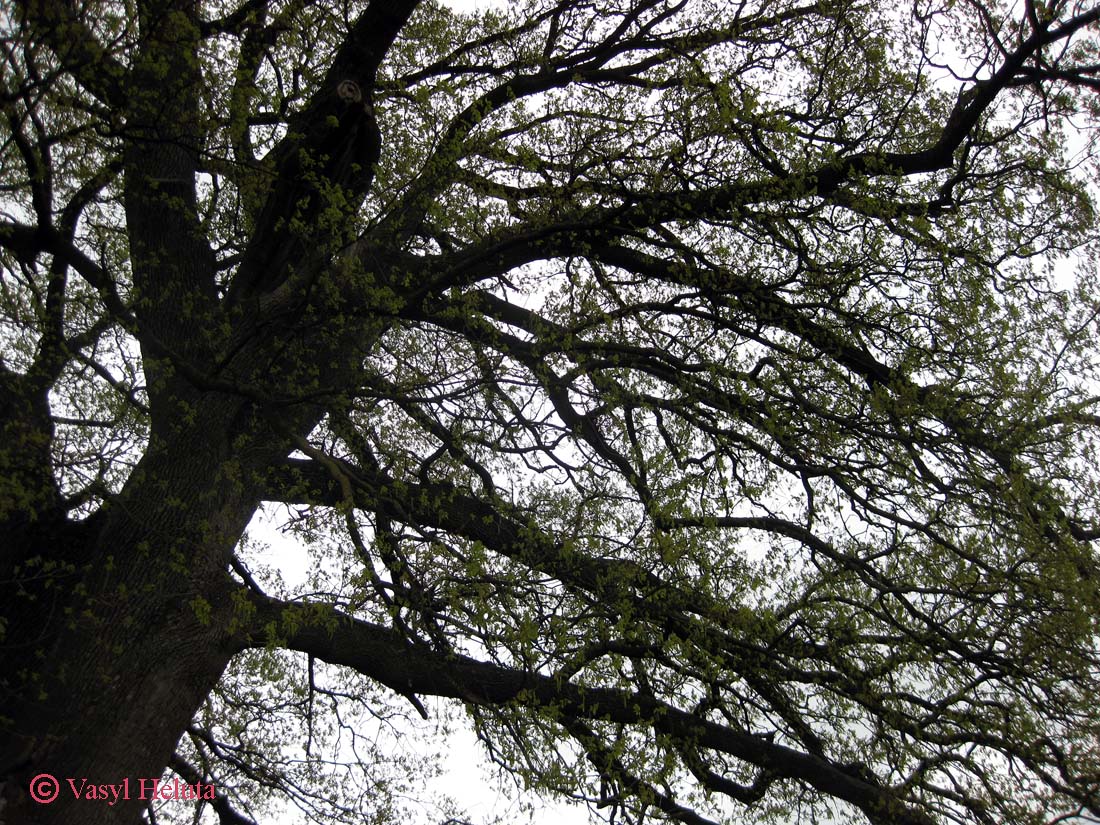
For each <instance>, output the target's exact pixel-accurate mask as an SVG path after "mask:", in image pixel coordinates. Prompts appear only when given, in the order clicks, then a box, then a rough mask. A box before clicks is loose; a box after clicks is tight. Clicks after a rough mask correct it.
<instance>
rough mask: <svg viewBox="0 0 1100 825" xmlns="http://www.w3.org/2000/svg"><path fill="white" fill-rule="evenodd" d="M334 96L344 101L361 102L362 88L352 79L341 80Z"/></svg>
mask: <svg viewBox="0 0 1100 825" xmlns="http://www.w3.org/2000/svg"><path fill="white" fill-rule="evenodd" d="M336 96H337V97H338V98H340V99H341V100H342V101H344V102H345V103H362V102H363V90H362V89H360V88H359V84H358V83H356V82H355V81H354V80H341V81H340V83H339V85H337V87H336Z"/></svg>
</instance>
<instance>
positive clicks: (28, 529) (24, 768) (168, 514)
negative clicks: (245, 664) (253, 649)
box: [0, 423, 254, 825]
mask: <svg viewBox="0 0 1100 825" xmlns="http://www.w3.org/2000/svg"><path fill="white" fill-rule="evenodd" d="M221 431H222V432H224V431H225V430H224V428H223V429H222V430H221ZM210 432H211V430H209V429H206V428H204V427H202V426H201V423H200V424H199V425H198V426H195V427H192V428H189V431H188V432H187V433H183V434H181V433H177V434H176V437H175V438H173V439H172V442H173V443H172V445H171V448H170V449H164V448H162V449H157V447H156V446H155V445H154V446H151V448H150V450H149V452H148V453H147V454H146V456H145V458H144V459H143V460H142V462H141V463H140V464H139V466H138V467H137V468H136V469H135V471H134V474H133V476H132V478H131V480H130V482H129V483H128V484H127V486H126V489H125V490H124V492H123V495H122V496H120V498H119V500H118V501H117V502H115V503H113V504H112V505H111V507H110V509H109V510H107V511H105V512H101V513H100V514H98V515H97V516H95V517H94V518H92V519H91V520H90V521H89V522H88V523H86V524H84V525H73V524H65V523H61V522H58V521H50V520H44V519H39V520H37V521H32V522H30V523H25V524H24V525H23V528H24V529H23V530H22V535H21V537H20V540H19V542H18V543H19V544H20V545H21V547H20V548H19V549H20V553H19V555H20V556H21V557H22V559H21V561H20V563H18V564H17V565H16V569H17V576H16V578H17V581H16V587H15V589H14V597H13V598H12V599H10V600H8V603H7V604H6V605H5V606H4V607H3V608H0V610H2V616H3V619H4V623H5V627H6V633H5V638H4V640H3V643H2V645H3V648H2V652H0V673H2V674H3V675H2V676H0V685H2V690H3V704H2V710H0V716H2V717H3V719H2V722H0V724H2V726H3V727H2V728H0V777H2V778H3V781H4V782H5V785H4V789H3V799H4V801H5V803H6V805H5V807H4V809H3V811H2V813H0V821H3V822H5V823H10V825H16V823H22V822H47V823H49V822H81V823H100V822H102V823H121V822H135V821H137V819H138V818H139V816H140V812H141V809H142V808H143V806H144V805H145V804H147V801H148V799H146V800H143V799H142V798H141V796H142V794H141V790H142V785H141V780H142V779H146V780H153V779H157V778H159V777H160V776H161V773H162V771H163V770H164V767H165V765H166V764H167V763H168V761H169V759H170V757H171V755H172V753H173V750H174V748H175V745H176V742H177V739H178V737H179V735H180V733H181V731H183V730H184V729H185V728H186V726H187V724H188V722H189V720H190V718H191V717H192V715H193V714H194V712H195V710H196V709H197V708H198V706H199V705H200V704H201V703H202V701H203V699H204V698H205V697H206V696H207V695H208V694H209V692H210V690H211V689H212V688H213V686H214V685H215V683H216V682H217V680H218V678H219V676H220V674H221V673H222V671H223V670H224V668H225V666H226V664H227V663H228V661H229V658H230V656H231V650H230V647H229V643H228V634H227V628H228V627H229V626H230V622H231V610H232V608H231V607H230V605H231V600H230V599H228V598H227V597H224V596H223V597H221V598H219V594H225V593H227V592H228V588H229V587H231V583H230V580H229V579H228V577H227V575H226V572H225V570H226V564H227V561H228V559H229V556H230V553H231V552H232V549H233V547H234V545H235V543H236V542H237V540H238V538H239V537H240V534H241V532H242V531H243V530H244V528H245V526H246V525H247V523H248V520H249V518H250V517H251V514H252V511H253V508H254V501H253V500H252V499H251V498H250V497H249V495H248V493H247V491H246V489H245V485H242V484H240V483H239V478H238V479H236V480H235V476H236V470H237V469H238V465H236V464H235V463H234V462H231V461H229V460H227V459H226V458H225V456H226V455H228V451H226V450H225V449H224V445H221V444H219V443H218V441H219V440H218V439H217V438H216V437H215V438H211V436H210ZM214 432H217V431H214ZM43 515H44V514H43ZM44 617H45V618H44ZM41 774H48V775H49V776H50V777H53V778H54V779H55V780H56V782H57V783H58V784H57V786H56V790H57V794H56V798H55V799H54V800H53V801H51V802H49V803H48V804H44V803H42V802H37V801H35V800H34V799H33V798H32V797H31V789H32V780H33V779H34V778H35V777H36V776H39V775H41ZM70 780H71V782H70ZM127 780H129V782H128V791H129V798H128V799H121V798H120V799H118V800H117V801H114V800H112V799H110V798H108V799H106V800H104V799H98V800H91V799H87V798H82V797H85V796H87V794H88V788H89V787H90V786H92V785H96V786H100V785H104V786H106V785H116V786H119V785H122V786H123V787H124V788H126V787H127ZM82 787H83V793H82V794H79V797H80V798H78V793H77V791H79V790H80V789H81V788H82ZM146 789H147V790H150V789H149V786H148V785H146ZM36 790H37V791H38V792H40V793H41V792H45V793H46V795H50V794H51V788H50V780H49V779H48V778H43V779H42V780H41V781H40V782H39V783H37V787H36ZM97 790H98V788H97ZM97 795H98V794H97ZM145 795H146V797H148V794H145ZM112 801H114V802H115V804H109V803H110V802H112Z"/></svg>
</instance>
